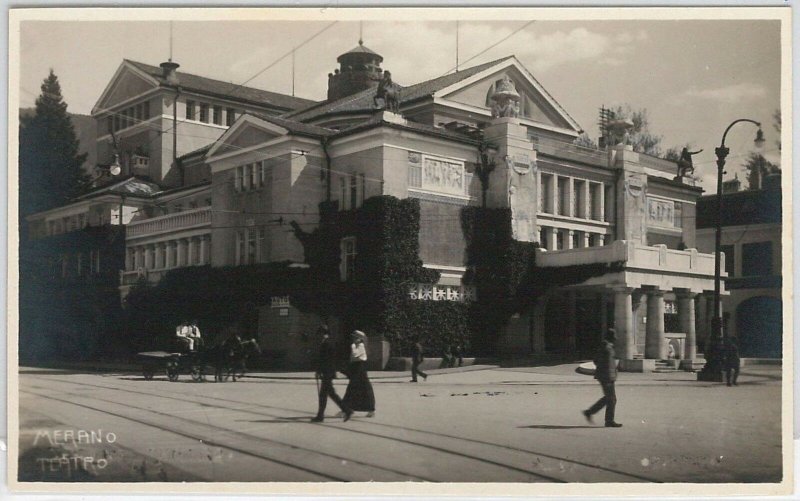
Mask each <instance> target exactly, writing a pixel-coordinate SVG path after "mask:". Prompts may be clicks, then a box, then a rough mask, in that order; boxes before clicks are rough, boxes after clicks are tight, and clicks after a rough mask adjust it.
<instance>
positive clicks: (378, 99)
mask: <svg viewBox="0 0 800 501" xmlns="http://www.w3.org/2000/svg"><path fill="white" fill-rule="evenodd" d="M372 101H373V103H374V105H375V108H376V109H379V110H387V111H391V112H392V113H397V114H399V113H400V86H399V85H397V84H396V83H394V82H392V74H391V73H390V72H389V71H384V72H383V78H382V79H381V81H380V82H378V90H377V92H376V93H375V97H374V98H373V100H372Z"/></svg>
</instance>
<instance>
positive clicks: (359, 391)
mask: <svg viewBox="0 0 800 501" xmlns="http://www.w3.org/2000/svg"><path fill="white" fill-rule="evenodd" d="M351 340H352V344H351V345H350V364H349V365H348V367H347V377H349V378H350V382H349V383H348V384H347V391H346V392H345V394H344V399H343V401H344V403H345V405H347V407H349V408H350V409H353V410H354V411H361V412H366V413H367V417H372V416H374V415H375V393H374V392H373V391H372V384H371V383H370V382H369V377H368V376H367V346H366V341H367V335H366V334H364V333H363V332H361V331H354V332H353V334H352V335H351Z"/></svg>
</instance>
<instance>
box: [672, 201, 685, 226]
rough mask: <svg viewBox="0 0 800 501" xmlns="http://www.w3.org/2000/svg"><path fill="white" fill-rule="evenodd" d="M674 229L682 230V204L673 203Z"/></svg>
mask: <svg viewBox="0 0 800 501" xmlns="http://www.w3.org/2000/svg"><path fill="white" fill-rule="evenodd" d="M674 214H675V227H676V228H683V203H681V202H675V212H674Z"/></svg>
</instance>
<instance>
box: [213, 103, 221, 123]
mask: <svg viewBox="0 0 800 501" xmlns="http://www.w3.org/2000/svg"><path fill="white" fill-rule="evenodd" d="M213 121H214V123H215V124H217V125H222V106H217V105H214V115H213Z"/></svg>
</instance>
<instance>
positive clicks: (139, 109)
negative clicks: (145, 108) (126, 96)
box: [134, 103, 142, 122]
mask: <svg viewBox="0 0 800 501" xmlns="http://www.w3.org/2000/svg"><path fill="white" fill-rule="evenodd" d="M134 110H135V113H134V118H135V119H136V121H137V122H140V121H141V120H142V103H139V104H137V105H136V107H135V108H134Z"/></svg>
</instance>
